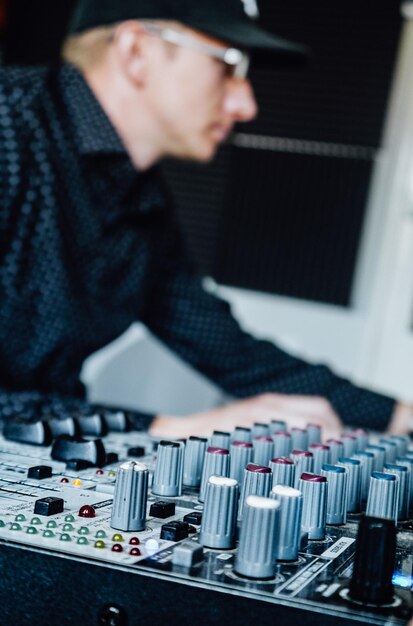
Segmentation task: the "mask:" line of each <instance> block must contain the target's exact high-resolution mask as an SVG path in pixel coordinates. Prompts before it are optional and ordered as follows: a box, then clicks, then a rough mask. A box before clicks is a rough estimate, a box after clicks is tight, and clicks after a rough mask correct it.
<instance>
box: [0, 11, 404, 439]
mask: <svg viewBox="0 0 413 626" xmlns="http://www.w3.org/2000/svg"><path fill="white" fill-rule="evenodd" d="M244 4H245V3H242V2H241V0H225V2H222V0H191V1H188V0H173V1H172V0H116V1H115V0H99V2H96V1H95V0H81V1H80V2H79V5H78V9H77V11H76V12H75V16H74V18H73V22H72V25H71V35H70V36H69V38H68V39H67V41H66V44H65V47H64V56H65V58H66V60H67V61H69V64H67V65H64V66H63V67H61V68H58V69H55V70H53V69H52V70H48V69H41V70H3V71H2V72H1V74H0V160H1V161H0V198H1V199H0V203H1V212H0V214H1V217H0V220H1V231H0V232H1V240H0V241H1V251H2V257H1V265H0V278H1V280H0V286H1V304H0V316H1V320H2V323H1V328H0V338H1V339H0V346H1V347H0V350H1V352H0V356H1V358H0V381H1V382H0V384H1V387H2V390H1V391H2V392H1V393H0V408H1V412H2V415H3V416H5V417H7V416H8V415H14V414H16V413H20V414H28V415H29V417H30V416H36V415H37V416H43V415H50V414H58V415H59V414H65V413H67V412H76V411H88V410H90V407H88V405H87V403H86V401H85V400H84V389H83V387H82V385H81V383H80V381H79V372H80V368H81V364H82V362H83V360H84V358H85V357H86V356H87V355H88V354H90V353H91V352H93V351H94V350H96V349H97V348H99V347H101V346H103V345H104V344H105V343H107V342H109V341H110V340H112V339H114V338H115V337H116V336H117V335H119V334H120V333H121V332H122V331H124V330H125V329H126V328H127V327H128V326H129V324H130V323H131V322H133V321H135V320H140V321H142V322H144V323H145V324H146V325H147V326H148V327H149V329H150V330H151V331H152V332H154V333H155V334H156V335H157V336H158V337H159V338H160V339H161V340H163V341H164V342H165V343H166V344H167V345H168V346H169V347H170V348H172V349H173V350H174V351H176V352H177V353H178V354H179V355H180V356H181V357H182V358H184V359H185V360H186V361H187V362H189V363H190V364H192V365H193V366H194V367H195V368H196V369H198V370H199V371H201V372H203V373H204V374H206V375H207V376H208V377H209V378H210V379H211V380H213V381H215V382H216V383H217V384H219V385H220V386H221V387H222V388H223V389H224V390H225V391H226V392H227V393H229V394H231V395H232V396H234V397H235V398H244V399H240V400H238V401H237V402H234V403H232V404H229V405H228V406H225V407H222V408H219V409H216V410H211V411H207V412H205V413H202V414H197V415H192V416H188V417H187V418H185V419H182V418H177V417H173V416H156V417H154V416H147V415H143V414H136V415H135V421H136V425H137V427H149V428H150V432H151V433H152V434H154V435H157V436H174V437H179V436H187V435H190V434H194V435H205V434H209V433H210V432H211V431H212V430H213V429H214V428H220V429H227V430H230V429H232V428H234V427H235V426H237V425H238V426H239V425H240V426H242V425H244V426H245V425H250V424H251V423H252V422H254V421H269V420H270V419H274V418H283V419H287V420H288V421H289V422H290V424H292V425H298V426H303V425H305V424H306V423H307V422H308V421H309V420H311V421H317V422H319V423H320V424H322V425H324V426H325V427H326V428H327V429H330V431H336V430H338V429H340V428H341V421H340V419H342V420H343V421H344V422H345V423H346V424H354V425H356V424H357V425H362V426H370V427H374V428H376V429H385V428H386V427H388V426H389V424H390V428H391V429H392V431H393V432H404V431H405V430H406V429H407V422H408V419H409V417H410V415H411V412H412V411H411V407H409V406H407V405H403V404H400V403H395V402H394V400H392V399H391V398H387V397H385V396H381V395H379V394H375V393H372V392H369V391H367V390H363V389H359V388H357V387H355V386H353V385H351V384H350V383H349V382H348V381H345V380H343V379H340V378H338V377H336V376H335V375H334V374H333V373H332V372H330V371H329V370H328V369H327V368H326V367H323V366H313V365H309V364H307V363H305V362H303V361H301V360H299V359H296V358H294V357H292V356H290V355H287V354H286V353H284V352H282V351H281V350H279V349H278V348H277V347H275V346H273V345H271V344H269V343H268V342H264V341H257V340H254V339H253V338H251V337H250V336H248V335H247V334H245V333H243V332H242V331H241V330H240V328H239V327H238V325H237V324H236V322H235V321H234V319H233V318H232V316H231V314H230V311H229V307H228V306H227V304H226V303H224V302H222V301H220V300H218V299H216V298H215V297H213V296H212V295H210V294H207V293H206V292H205V291H204V290H203V288H202V284H201V281H200V278H199V277H198V276H197V275H196V273H195V271H194V269H193V266H192V264H191V261H190V259H188V257H187V254H186V251H185V248H184V246H183V244H182V240H181V237H180V234H179V230H178V228H177V225H176V222H175V220H174V217H173V213H172V210H171V207H170V201H169V197H168V193H167V190H166V189H165V188H164V186H163V184H162V181H161V179H160V175H159V172H158V170H157V167H156V165H157V163H158V162H159V161H161V160H162V159H163V158H164V157H166V156H168V157H176V158H181V159H194V160H197V161H209V160H210V159H211V158H212V157H213V156H214V154H215V152H216V150H217V149H218V147H219V145H220V144H221V143H222V142H223V141H225V139H226V138H227V137H228V135H229V133H230V132H231V130H232V128H233V126H234V124H235V123H237V122H248V121H250V120H252V119H253V118H254V117H255V115H256V113H257V104H256V102H255V99H254V94H253V91H252V88H251V85H250V82H249V81H248V78H247V74H246V71H247V66H248V57H247V54H246V52H245V50H250V51H254V52H260V51H261V52H262V51H266V53H267V54H268V55H274V56H275V57H278V59H277V60H278V61H279V60H280V59H283V58H287V57H289V56H297V55H300V54H302V53H303V48H301V47H300V46H297V45H295V44H292V43H290V42H287V41H284V40H282V39H280V38H278V37H275V36H273V35H270V34H268V33H265V32H264V31H262V30H260V29H259V28H258V26H257V25H256V24H255V23H254V22H253V21H252V20H251V19H250V18H249V17H248V16H247V14H246V12H245V10H244V8H245V7H244ZM247 4H248V6H249V7H250V6H251V4H254V3H247ZM75 66H76V67H75ZM148 375H150V373H148ZM297 394H305V395H297Z"/></svg>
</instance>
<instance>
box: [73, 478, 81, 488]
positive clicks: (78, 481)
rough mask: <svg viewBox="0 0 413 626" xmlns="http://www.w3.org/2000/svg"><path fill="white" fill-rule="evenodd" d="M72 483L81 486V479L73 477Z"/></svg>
mask: <svg viewBox="0 0 413 626" xmlns="http://www.w3.org/2000/svg"><path fill="white" fill-rule="evenodd" d="M72 485H73V486H74V487H81V486H82V485H83V483H82V481H81V480H80V478H75V479H74V481H73V483H72Z"/></svg>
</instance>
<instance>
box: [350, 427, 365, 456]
mask: <svg viewBox="0 0 413 626" xmlns="http://www.w3.org/2000/svg"><path fill="white" fill-rule="evenodd" d="M351 434H352V435H353V437H355V438H356V452H364V450H365V449H366V447H367V446H368V445H369V432H368V431H367V430H364V428H356V429H355V430H353V431H352V433H351Z"/></svg>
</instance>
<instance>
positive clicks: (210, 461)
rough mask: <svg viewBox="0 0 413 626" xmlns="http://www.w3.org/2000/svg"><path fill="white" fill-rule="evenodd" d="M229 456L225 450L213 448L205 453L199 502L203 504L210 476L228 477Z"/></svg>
mask: <svg viewBox="0 0 413 626" xmlns="http://www.w3.org/2000/svg"><path fill="white" fill-rule="evenodd" d="M229 464H230V455H229V450H227V449H226V448H214V447H212V446H210V447H209V448H207V451H206V453H205V461H204V467H203V470H202V478H201V489H200V492H199V500H200V501H201V502H204V500H205V496H206V488H207V484H208V479H209V477H210V476H212V475H215V476H229Z"/></svg>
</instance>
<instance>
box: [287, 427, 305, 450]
mask: <svg viewBox="0 0 413 626" xmlns="http://www.w3.org/2000/svg"><path fill="white" fill-rule="evenodd" d="M290 432H291V438H292V442H293V448H297V449H298V450H307V448H308V432H307V431H306V430H305V428H292V429H291V430H290Z"/></svg>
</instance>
